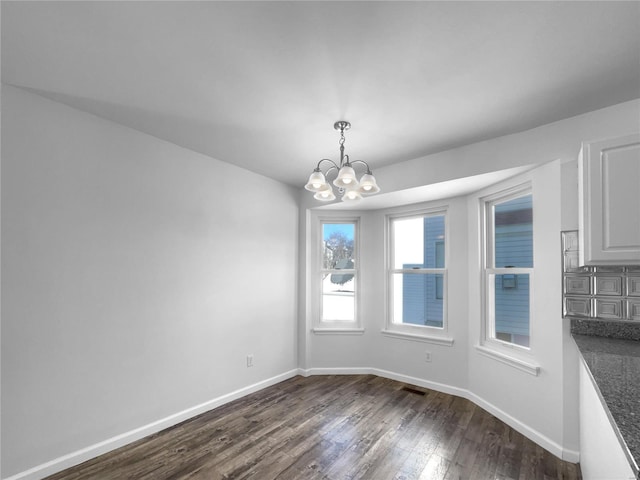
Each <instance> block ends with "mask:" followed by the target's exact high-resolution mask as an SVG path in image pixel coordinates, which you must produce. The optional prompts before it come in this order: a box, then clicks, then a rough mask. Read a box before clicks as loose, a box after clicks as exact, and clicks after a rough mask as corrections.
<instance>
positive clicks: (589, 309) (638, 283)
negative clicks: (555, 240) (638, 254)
mask: <svg viewBox="0 0 640 480" xmlns="http://www.w3.org/2000/svg"><path fill="white" fill-rule="evenodd" d="M562 287H563V288H562V316H563V317H571V318H586V319H589V318H593V319H599V320H627V321H638V322H640V266H607V267H604V266H603V267H600V266H598V267H585V266H580V265H579V261H578V232H577V231H567V232H562Z"/></svg>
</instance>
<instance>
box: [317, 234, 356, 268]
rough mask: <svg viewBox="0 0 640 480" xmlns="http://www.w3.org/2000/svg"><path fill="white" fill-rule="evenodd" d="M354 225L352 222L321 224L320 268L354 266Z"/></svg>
mask: <svg viewBox="0 0 640 480" xmlns="http://www.w3.org/2000/svg"><path fill="white" fill-rule="evenodd" d="M355 231H356V226H355V224H353V223H323V224H322V240H323V242H322V268H323V269H342V268H354V261H353V259H354V257H355V252H354V245H355Z"/></svg>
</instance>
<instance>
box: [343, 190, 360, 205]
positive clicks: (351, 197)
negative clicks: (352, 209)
mask: <svg viewBox="0 0 640 480" xmlns="http://www.w3.org/2000/svg"><path fill="white" fill-rule="evenodd" d="M361 199H362V195H361V194H360V192H359V191H358V189H357V188H348V189H346V190H345V192H344V194H342V201H343V202H354V201H356V200H361Z"/></svg>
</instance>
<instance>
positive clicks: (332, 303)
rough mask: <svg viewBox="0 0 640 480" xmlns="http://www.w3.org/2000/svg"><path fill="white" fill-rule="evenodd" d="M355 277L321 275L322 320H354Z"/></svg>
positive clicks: (347, 275)
mask: <svg viewBox="0 0 640 480" xmlns="http://www.w3.org/2000/svg"><path fill="white" fill-rule="evenodd" d="M355 283H356V282H355V275H354V274H353V273H350V274H323V275H322V320H328V321H332V320H338V321H350V322H352V321H354V320H355V312H356V308H355V305H356V303H355Z"/></svg>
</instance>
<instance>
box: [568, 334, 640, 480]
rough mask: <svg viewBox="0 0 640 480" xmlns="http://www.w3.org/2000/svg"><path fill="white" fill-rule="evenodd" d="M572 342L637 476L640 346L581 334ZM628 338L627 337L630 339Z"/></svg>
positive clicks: (635, 341) (639, 433)
mask: <svg viewBox="0 0 640 480" xmlns="http://www.w3.org/2000/svg"><path fill="white" fill-rule="evenodd" d="M576 330H578V329H575V330H574V333H573V338H574V340H575V342H576V344H577V345H578V349H579V350H580V353H581V354H582V357H583V358H584V360H585V362H586V364H587V367H588V368H589V371H590V372H591V375H592V376H593V379H594V380H595V383H596V386H597V389H598V390H599V392H600V395H601V397H602V399H603V400H604V402H605V403H606V405H605V407H606V409H608V410H609V411H608V414H609V415H610V417H611V419H612V420H613V421H614V422H615V425H616V426H617V427H618V430H619V432H620V434H621V436H622V440H623V441H624V443H626V445H627V447H628V452H627V453H628V454H630V456H631V458H630V459H629V460H630V463H631V466H632V467H633V469H634V471H635V472H636V474H637V473H638V463H639V462H640V342H639V341H637V340H628V339H620V338H607V337H601V336H593V335H582V334H578V333H577V332H576ZM627 338H628V337H627Z"/></svg>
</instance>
